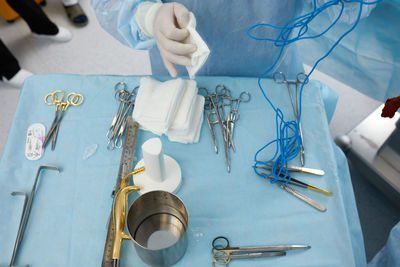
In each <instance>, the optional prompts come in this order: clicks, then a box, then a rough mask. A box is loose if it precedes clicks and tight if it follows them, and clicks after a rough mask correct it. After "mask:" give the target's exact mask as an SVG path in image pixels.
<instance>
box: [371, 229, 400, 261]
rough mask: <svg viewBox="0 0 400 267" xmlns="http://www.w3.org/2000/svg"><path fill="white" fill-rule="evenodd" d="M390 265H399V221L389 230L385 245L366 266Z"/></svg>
mask: <svg viewBox="0 0 400 267" xmlns="http://www.w3.org/2000/svg"><path fill="white" fill-rule="evenodd" d="M392 266H400V222H399V223H397V224H396V225H395V226H394V227H393V229H392V230H391V231H390V234H389V238H388V240H387V242H386V245H385V246H384V247H383V248H382V249H381V251H379V252H378V253H377V254H376V255H375V257H374V258H373V259H372V261H371V262H370V263H369V264H368V267H392Z"/></svg>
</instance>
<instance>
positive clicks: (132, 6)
mask: <svg viewBox="0 0 400 267" xmlns="http://www.w3.org/2000/svg"><path fill="white" fill-rule="evenodd" d="M127 2H129V3H127ZM140 2H143V1H141V0H140V1H138V0H135V1H122V0H112V1H104V0H92V1H91V3H92V5H93V8H94V10H95V12H96V15H97V18H98V20H99V22H100V24H101V25H102V26H103V28H104V29H105V30H107V31H108V32H109V33H110V34H112V35H113V36H114V37H115V38H117V39H118V40H120V41H121V42H122V43H123V44H125V45H127V46H129V47H132V48H135V49H150V59H151V67H152V72H153V75H167V74H168V72H167V70H166V69H165V67H164V64H163V62H162V60H161V57H160V54H159V51H158V49H157V48H156V47H155V46H154V41H152V40H149V38H148V37H145V36H144V34H143V33H142V32H141V31H140V30H139V29H138V26H137V23H136V20H135V13H136V8H137V6H138V4H139V3H140ZM153 2H156V1H153ZM158 2H159V1H158ZM162 2H164V3H167V2H178V3H182V4H183V5H184V6H186V7H187V9H188V10H190V11H192V12H193V13H194V14H195V16H196V20H197V31H198V32H199V34H200V35H201V36H202V37H203V39H204V40H205V42H206V43H207V45H208V47H209V48H210V50H211V53H210V56H209V58H208V60H207V62H206V64H205V65H204V66H203V68H202V69H201V70H200V71H199V72H198V73H197V75H199V76H200V75H213V76H218V75H224V76H247V77H254V76H258V75H260V74H261V73H262V72H264V71H265V70H266V69H267V68H268V67H269V66H270V65H271V64H272V63H273V62H274V61H275V59H276V57H277V55H278V51H279V49H278V48H276V47H275V46H274V45H273V43H272V42H263V41H256V40H253V39H251V38H249V37H248V36H247V34H246V31H247V29H248V28H249V27H250V26H252V25H253V24H255V23H257V22H266V23H272V24H276V25H282V26H283V25H284V24H285V23H286V21H288V20H289V19H292V18H293V17H295V16H296V15H297V13H298V11H299V10H300V9H301V8H300V7H301V3H300V1H291V0H270V1H257V0H251V1H248V0H239V1H234V2H231V1H229V3H228V2H227V1H222V0H218V1H216V0H202V1H193V0H178V1H162ZM122 29H123V30H122ZM128 29H130V31H128ZM125 30H127V31H125ZM265 34H267V35H268V36H271V37H272V36H275V35H277V34H278V31H277V30H271V31H267V32H265ZM278 65H279V66H278V67H277V68H276V69H275V71H283V72H284V73H285V74H286V76H287V77H295V76H296V74H297V73H299V72H301V71H303V67H302V64H301V62H300V58H299V56H298V52H297V49H296V46H292V47H289V49H287V50H286V51H285V52H284V56H283V58H282V60H281V61H280V64H278ZM178 72H179V74H180V75H187V71H186V69H185V68H184V67H182V66H178Z"/></svg>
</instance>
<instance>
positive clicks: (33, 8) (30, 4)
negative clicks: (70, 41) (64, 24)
mask: <svg viewBox="0 0 400 267" xmlns="http://www.w3.org/2000/svg"><path fill="white" fill-rule="evenodd" d="M7 3H8V4H9V5H10V6H11V7H12V8H13V9H14V10H15V11H16V12H17V13H18V14H19V15H20V16H21V17H22V18H23V19H24V20H25V21H26V23H28V25H29V28H30V29H31V31H32V32H33V33H37V34H46V35H55V34H57V33H58V27H57V25H55V24H54V23H53V22H52V21H51V20H50V19H49V18H48V17H47V15H46V14H45V13H44V12H43V10H42V9H41V8H40V7H39V6H38V5H37V4H36V3H35V2H34V1H33V0H7Z"/></svg>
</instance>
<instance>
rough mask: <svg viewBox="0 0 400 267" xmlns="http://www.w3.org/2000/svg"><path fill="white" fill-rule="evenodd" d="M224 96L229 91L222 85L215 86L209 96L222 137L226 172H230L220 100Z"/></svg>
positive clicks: (222, 105) (226, 138)
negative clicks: (213, 92) (213, 91)
mask: <svg viewBox="0 0 400 267" xmlns="http://www.w3.org/2000/svg"><path fill="white" fill-rule="evenodd" d="M224 95H230V91H229V89H228V88H226V87H225V86H224V85H217V87H215V94H212V95H211V97H210V101H211V104H212V107H213V108H214V111H215V113H216V115H217V118H218V124H219V126H220V127H221V131H222V137H223V139H224V151H225V159H226V167H227V170H228V172H231V162H230V159H229V145H228V136H227V134H226V129H225V126H224V122H225V121H226V120H225V110H224V106H225V104H224V103H223V100H221V96H224ZM219 102H222V104H219ZM220 108H222V109H221V111H222V112H223V114H222V115H221V112H220ZM222 116H224V119H223V118H222Z"/></svg>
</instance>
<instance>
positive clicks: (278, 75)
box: [273, 72, 308, 166]
mask: <svg viewBox="0 0 400 267" xmlns="http://www.w3.org/2000/svg"><path fill="white" fill-rule="evenodd" d="M273 78H274V81H275V83H277V84H286V87H287V89H288V93H289V96H290V101H291V102H292V108H293V113H294V116H295V119H296V122H297V125H298V127H299V135H300V139H301V145H300V162H301V166H304V164H305V159H304V140H303V131H302V127H301V122H300V118H299V115H300V114H299V113H300V112H299V109H300V104H299V101H300V100H299V98H300V95H299V85H301V84H303V82H304V81H305V84H307V83H308V77H307V75H306V74H305V73H304V72H301V73H298V74H297V76H296V80H295V81H288V80H286V76H285V74H284V73H283V72H275V73H274V74H273ZM291 85H293V86H294V87H295V97H296V99H295V100H294V98H293V94H292V90H291V89H290V87H291ZM295 101H296V104H295Z"/></svg>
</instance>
